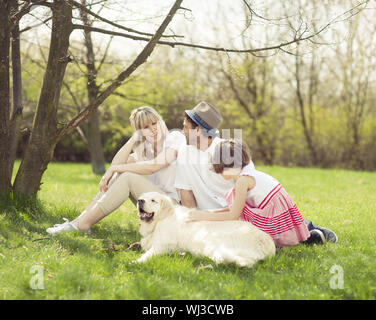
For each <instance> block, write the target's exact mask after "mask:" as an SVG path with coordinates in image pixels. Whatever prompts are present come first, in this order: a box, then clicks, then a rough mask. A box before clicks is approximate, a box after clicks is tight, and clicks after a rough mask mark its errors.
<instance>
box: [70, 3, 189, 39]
mask: <svg viewBox="0 0 376 320" xmlns="http://www.w3.org/2000/svg"><path fill="white" fill-rule="evenodd" d="M69 3H71V4H72V6H75V7H77V8H79V9H80V10H82V11H84V12H86V13H88V14H90V15H91V16H93V17H95V18H97V19H98V20H101V21H103V22H105V23H108V24H110V25H112V26H114V27H116V28H119V29H123V30H125V31H128V32H132V33H136V34H141V35H144V36H153V34H152V33H147V32H142V31H138V30H135V29H132V28H128V27H124V26H122V25H120V24H118V23H115V22H113V21H110V20H108V19H105V18H103V17H102V16H100V15H98V14H96V13H94V12H93V11H91V10H89V9H88V8H87V7H85V6H83V5H82V4H80V3H78V2H77V1H74V0H69ZM162 37H163V38H172V37H173V38H184V36H177V35H162Z"/></svg>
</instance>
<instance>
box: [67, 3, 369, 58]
mask: <svg viewBox="0 0 376 320" xmlns="http://www.w3.org/2000/svg"><path fill="white" fill-rule="evenodd" d="M368 2H369V0H367V1H363V2H361V3H359V4H358V5H356V6H355V7H353V8H351V9H349V10H347V11H345V12H343V13H342V14H340V15H338V16H337V17H335V18H334V19H332V20H330V21H329V22H328V23H326V24H325V25H324V26H323V27H321V28H320V29H318V30H317V31H314V32H313V33H311V34H309V35H306V36H305V34H306V33H307V31H308V26H307V25H305V28H304V30H303V31H301V32H299V30H300V29H301V27H302V26H303V22H302V24H301V26H300V27H299V29H298V30H296V34H295V36H294V38H293V39H292V40H290V41H286V42H281V43H279V44H276V45H272V46H266V47H262V48H254V49H231V48H223V47H211V46H205V45H199V44H193V43H185V42H180V41H164V40H159V41H157V44H160V45H167V46H170V47H173V48H174V47H175V46H183V47H190V48H197V49H204V50H211V51H220V52H227V53H251V54H254V53H257V52H262V51H268V50H282V49H284V47H287V46H289V45H291V44H294V43H299V42H303V41H306V40H310V39H312V38H314V37H316V36H318V35H319V34H321V33H323V32H324V31H325V30H326V29H328V28H329V27H330V26H331V25H332V24H334V23H337V22H339V21H340V20H339V19H341V18H343V19H349V18H351V17H352V16H354V15H356V14H358V13H359V12H360V11H361V10H362V9H364V8H362V6H365V5H366V4H367V3H368ZM73 28H74V29H87V30H89V31H92V32H99V33H104V34H109V35H114V36H120V37H124V38H129V39H132V40H138V41H150V40H151V39H150V38H146V37H140V36H136V35H131V34H127V33H122V32H116V31H109V30H105V29H101V28H96V27H88V26H83V25H78V24H74V25H73ZM284 52H286V50H284Z"/></svg>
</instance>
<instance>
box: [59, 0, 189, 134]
mask: <svg viewBox="0 0 376 320" xmlns="http://www.w3.org/2000/svg"><path fill="white" fill-rule="evenodd" d="M182 2H183V0H176V1H175V3H174V4H173V6H172V7H171V9H170V11H169V13H168V14H167V16H166V17H165V19H164V20H163V22H162V24H161V25H160V26H159V28H158V29H157V31H156V32H155V34H154V35H153V37H152V38H151V39H150V40H149V42H148V43H147V45H146V46H145V47H144V49H143V50H142V51H141V53H140V54H139V55H138V56H137V57H136V59H135V60H134V61H133V63H132V64H131V65H130V66H129V67H128V68H127V69H126V70H124V71H123V72H121V73H120V74H119V75H118V76H117V78H116V79H115V80H114V81H113V82H112V83H111V84H110V85H109V86H108V87H107V88H106V89H105V90H104V91H103V92H102V93H101V94H99V96H98V97H97V99H95V101H93V102H92V103H91V104H89V105H88V106H86V107H85V108H84V109H83V110H82V111H81V112H80V113H79V114H77V115H76V116H75V117H74V118H73V119H72V120H71V121H69V123H68V124H67V125H65V126H64V127H62V128H61V129H60V130H59V132H58V136H59V138H61V137H63V136H64V135H66V134H69V133H70V132H72V131H73V130H74V129H75V128H76V127H77V126H78V125H79V124H80V123H81V122H82V121H84V120H85V119H86V118H87V117H89V116H90V114H91V113H92V112H93V111H94V110H96V109H97V108H98V106H99V105H101V104H102V103H103V101H104V100H105V99H106V98H107V97H108V96H109V95H111V94H112V93H113V92H114V91H115V90H116V89H117V88H118V87H120V86H121V84H122V83H123V81H124V80H125V79H127V78H128V77H129V76H130V75H131V74H132V73H133V72H134V71H135V70H136V69H137V68H138V67H139V66H140V65H141V64H143V63H144V62H146V60H147V58H148V57H149V56H150V54H151V53H152V52H153V50H154V48H155V46H156V45H157V43H158V41H159V39H160V38H161V36H162V34H163V32H164V31H165V30H166V28H167V26H168V25H169V23H170V22H171V20H172V18H173V17H174V15H175V13H176V12H177V11H178V10H179V8H180V5H181V3H182Z"/></svg>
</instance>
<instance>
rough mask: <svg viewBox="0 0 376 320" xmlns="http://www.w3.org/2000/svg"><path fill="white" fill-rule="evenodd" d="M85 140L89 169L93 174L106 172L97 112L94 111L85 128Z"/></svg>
mask: <svg viewBox="0 0 376 320" xmlns="http://www.w3.org/2000/svg"><path fill="white" fill-rule="evenodd" d="M86 138H87V142H88V148H89V152H90V157H91V167H92V170H93V172H94V173H97V174H103V173H105V172H106V167H105V159H104V154H103V148H102V140H101V132H100V128H99V112H98V110H94V111H93V113H92V115H91V116H90V117H89V119H88V123H87V126H86Z"/></svg>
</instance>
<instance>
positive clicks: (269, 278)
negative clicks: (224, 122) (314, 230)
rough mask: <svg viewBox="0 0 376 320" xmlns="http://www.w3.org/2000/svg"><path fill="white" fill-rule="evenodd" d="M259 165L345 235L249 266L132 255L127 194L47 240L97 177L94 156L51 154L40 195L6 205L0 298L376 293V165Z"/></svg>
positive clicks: (78, 207)
mask: <svg viewBox="0 0 376 320" xmlns="http://www.w3.org/2000/svg"><path fill="white" fill-rule="evenodd" d="M259 169H261V170H263V171H265V172H268V173H269V174H271V175H272V176H274V177H276V178H277V179H278V180H280V182H281V183H282V184H283V185H284V187H285V189H286V190H287V191H288V192H289V194H290V195H291V196H292V197H293V199H294V200H295V201H296V203H297V204H298V207H299V208H300V210H301V212H302V213H303V216H304V217H305V218H308V219H311V220H312V221H313V222H314V223H315V224H319V225H322V226H326V227H328V228H331V229H333V230H334V231H335V232H336V233H337V235H338V237H339V242H338V243H337V244H335V245H333V244H326V245H322V246H317V245H314V246H305V245H298V246H295V247H286V248H283V249H282V250H280V251H278V252H277V254H276V256H275V257H273V258H271V259H268V260H266V261H263V262H260V263H258V264H256V265H255V266H254V267H253V268H240V267H237V266H235V265H216V264H214V263H213V262H212V261H211V260H209V259H207V258H204V257H197V256H192V255H191V254H185V255H181V254H177V253H174V254H165V255H162V256H159V257H156V258H153V259H152V260H151V261H149V262H147V263H146V264H143V265H139V264H134V263H132V261H134V260H135V259H137V258H138V257H139V256H140V254H141V253H140V252H135V251H129V250H127V248H128V246H129V245H130V244H131V243H133V242H135V241H138V240H139V235H138V231H137V230H138V220H137V215H136V210H135V208H134V207H133V205H132V203H131V202H130V201H127V202H126V203H125V204H124V205H123V206H121V207H120V208H119V210H117V211H116V212H114V213H112V214H111V215H110V216H108V217H107V218H106V219H104V220H102V221H101V222H100V223H99V224H97V225H95V226H94V227H93V231H94V233H95V234H94V237H93V238H89V237H88V236H86V235H84V234H81V233H79V232H77V233H71V234H63V235H60V236H58V237H55V238H52V239H48V235H47V234H46V232H45V229H46V228H47V227H49V226H51V225H53V224H55V223H60V222H62V218H63V217H66V218H68V219H73V218H74V217H75V216H77V215H78V214H79V213H80V212H81V211H82V210H83V209H84V208H85V206H86V205H87V204H88V203H89V202H90V200H91V199H92V197H94V195H95V194H96V192H97V190H98V183H99V179H100V177H98V176H94V175H93V174H92V173H91V168H90V166H89V165H85V164H62V163H51V164H50V165H49V167H48V170H47V172H46V173H45V175H44V177H43V185H42V190H41V192H40V194H39V199H40V201H39V202H37V203H32V204H30V203H29V204H28V205H27V206H26V205H24V204H23V203H22V202H19V203H18V204H16V205H12V204H8V205H5V204H3V205H2V210H1V211H0V299H230V300H233V299H375V298H376V265H375V257H376V241H375V240H376V232H375V230H376V228H375V227H376V219H375V214H376V196H375V195H376V173H375V172H372V173H370V172H354V171H344V170H321V169H303V168H283V167H277V166H275V167H259ZM46 238H47V239H46ZM114 248H115V250H114ZM335 265H338V266H340V267H341V268H342V270H343V280H344V282H343V284H344V287H343V289H332V288H331V286H330V283H331V282H330V281H331V278H332V277H333V276H335V274H332V273H331V272H330V270H331V268H332V267H333V266H335ZM33 266H39V267H40V268H41V270H42V271H43V273H42V274H41V275H42V277H41V279H43V286H44V289H37V290H35V289H32V288H31V286H30V281H31V280H32V279H35V278H33V277H35V275H36V274H34V273H30V271H31V268H32V267H33ZM40 283H41V282H40Z"/></svg>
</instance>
